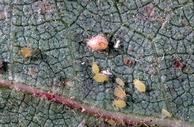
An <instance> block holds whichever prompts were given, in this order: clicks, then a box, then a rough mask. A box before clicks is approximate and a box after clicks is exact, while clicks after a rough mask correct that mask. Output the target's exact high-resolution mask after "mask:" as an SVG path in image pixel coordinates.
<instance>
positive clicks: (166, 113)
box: [162, 109, 172, 118]
mask: <svg viewBox="0 0 194 127" xmlns="http://www.w3.org/2000/svg"><path fill="white" fill-rule="evenodd" d="M167 117H168V118H170V117H172V114H171V113H170V112H168V111H167V110H166V109H162V118H167Z"/></svg>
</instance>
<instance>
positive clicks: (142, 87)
mask: <svg viewBox="0 0 194 127" xmlns="http://www.w3.org/2000/svg"><path fill="white" fill-rule="evenodd" d="M133 84H134V86H135V88H136V89H137V90H138V91H139V92H145V91H146V86H145V84H144V83H143V82H142V81H140V80H138V79H135V80H133Z"/></svg>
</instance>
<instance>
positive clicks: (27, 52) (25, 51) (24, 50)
mask: <svg viewBox="0 0 194 127" xmlns="http://www.w3.org/2000/svg"><path fill="white" fill-rule="evenodd" d="M20 53H21V55H22V56H23V57H24V58H29V57H31V56H32V49H31V48H28V47H24V48H21V50H20Z"/></svg>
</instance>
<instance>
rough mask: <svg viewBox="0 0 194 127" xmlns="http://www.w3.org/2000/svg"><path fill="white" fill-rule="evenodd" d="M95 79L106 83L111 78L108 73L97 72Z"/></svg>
mask: <svg viewBox="0 0 194 127" xmlns="http://www.w3.org/2000/svg"><path fill="white" fill-rule="evenodd" d="M93 79H94V80H95V81H96V82H98V83H104V82H107V81H108V80H109V77H108V75H105V74H102V73H97V74H96V75H95V76H94V77H93Z"/></svg>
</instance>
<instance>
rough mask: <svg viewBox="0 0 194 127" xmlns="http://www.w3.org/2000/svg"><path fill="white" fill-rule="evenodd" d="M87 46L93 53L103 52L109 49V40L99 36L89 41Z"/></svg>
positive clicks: (101, 35)
mask: <svg viewBox="0 0 194 127" xmlns="http://www.w3.org/2000/svg"><path fill="white" fill-rule="evenodd" d="M87 46H88V47H89V48H90V49H91V50H92V51H102V50H105V49H106V48H108V39H107V38H106V37H105V35H103V34H98V35H96V36H94V37H92V38H91V39H88V41H87Z"/></svg>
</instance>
